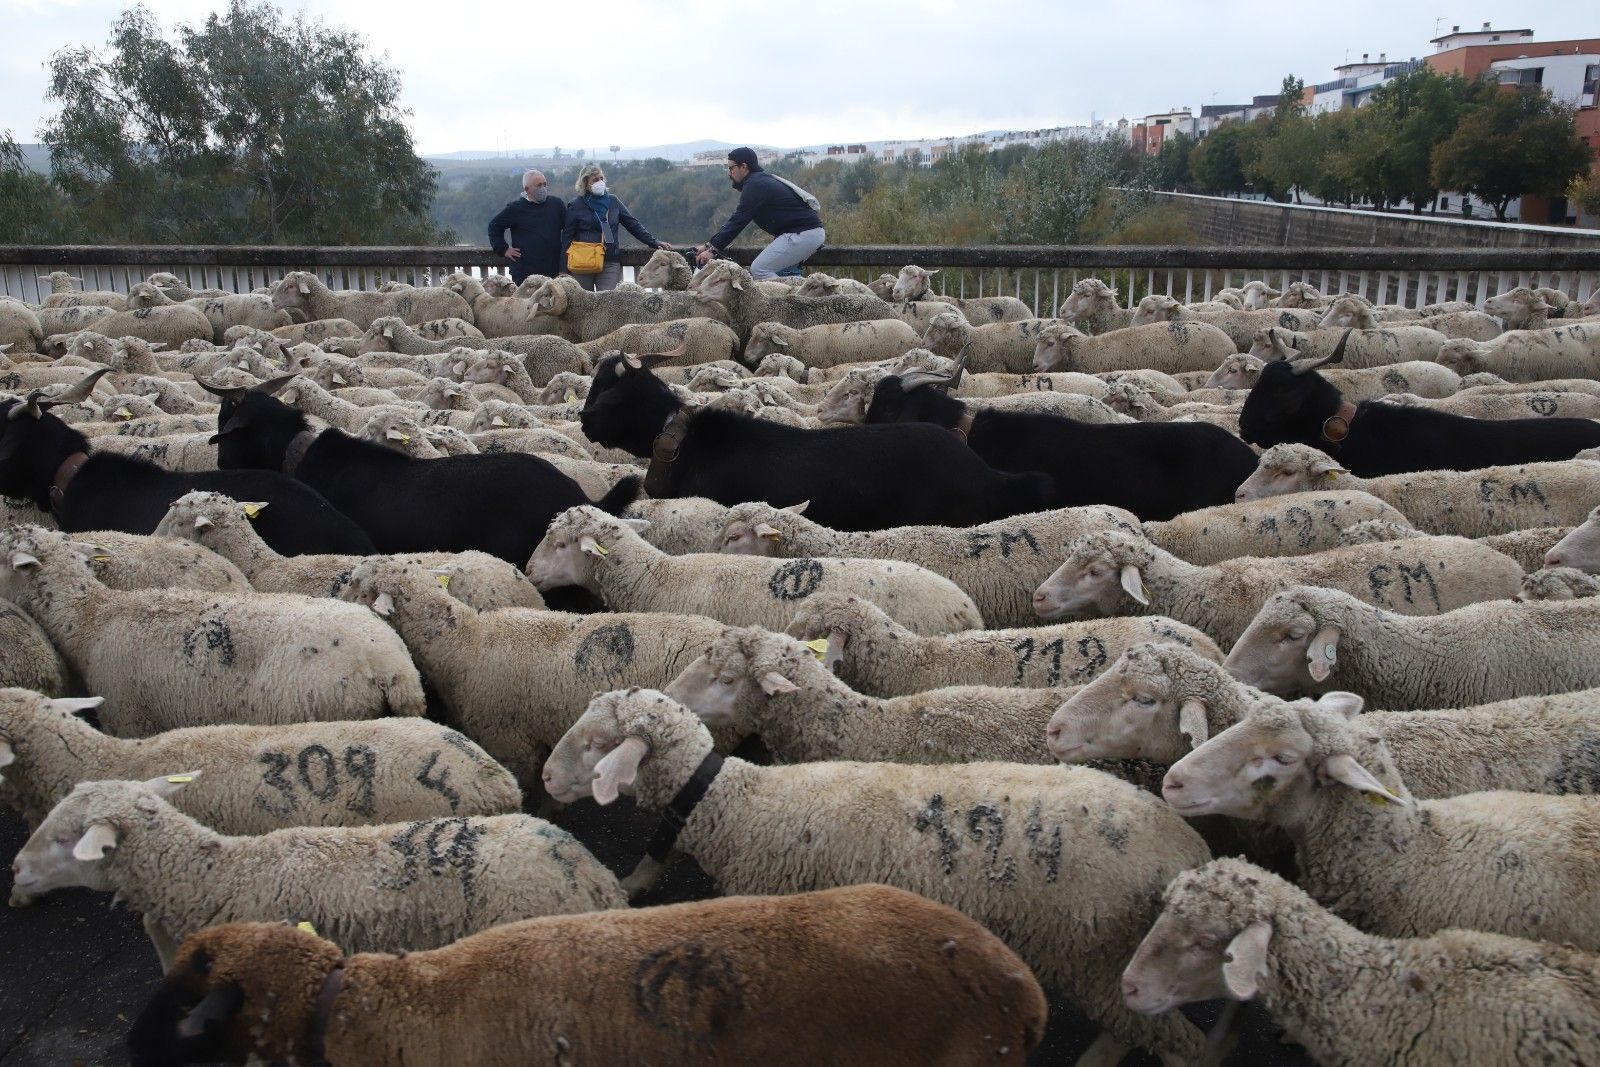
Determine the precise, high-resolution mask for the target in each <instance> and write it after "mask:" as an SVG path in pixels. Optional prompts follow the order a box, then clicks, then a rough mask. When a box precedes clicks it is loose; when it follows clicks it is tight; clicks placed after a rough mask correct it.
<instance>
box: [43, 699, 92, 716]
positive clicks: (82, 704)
mask: <svg viewBox="0 0 1600 1067" xmlns="http://www.w3.org/2000/svg"><path fill="white" fill-rule="evenodd" d="M105 702H106V698H105V697H62V698H61V699H59V700H52V701H51V702H50V706H51V707H52V708H55V709H56V710H57V711H64V712H66V713H67V714H68V715H82V714H83V713H84V712H86V711H92V710H94V709H95V708H98V707H99V706H100V705H101V704H104V703H105Z"/></svg>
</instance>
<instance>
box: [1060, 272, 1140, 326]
mask: <svg viewBox="0 0 1600 1067" xmlns="http://www.w3.org/2000/svg"><path fill="white" fill-rule="evenodd" d="M1056 318H1058V319H1060V320H1061V321H1062V322H1067V323H1071V324H1072V325H1073V326H1075V327H1077V328H1078V329H1080V330H1082V331H1083V332H1084V333H1088V334H1102V333H1109V332H1110V331H1112V330H1125V329H1127V328H1128V327H1129V326H1131V325H1133V311H1132V309H1130V308H1125V307H1121V306H1119V305H1118V304H1117V291H1116V290H1115V289H1113V288H1112V287H1111V286H1109V285H1107V284H1106V283H1105V282H1103V281H1101V280H1100V279H1099V278H1084V279H1083V280H1082V281H1079V282H1077V283H1075V284H1074V285H1073V286H1072V291H1071V292H1070V293H1068V294H1067V298H1066V299H1065V300H1063V301H1061V306H1060V307H1058V308H1056Z"/></svg>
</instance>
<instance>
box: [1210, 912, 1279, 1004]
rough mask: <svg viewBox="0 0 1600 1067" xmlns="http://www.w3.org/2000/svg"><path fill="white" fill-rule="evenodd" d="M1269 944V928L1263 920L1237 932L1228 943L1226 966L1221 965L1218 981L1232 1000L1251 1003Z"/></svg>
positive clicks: (1263, 971) (1263, 972) (1265, 971)
mask: <svg viewBox="0 0 1600 1067" xmlns="http://www.w3.org/2000/svg"><path fill="white" fill-rule="evenodd" d="M1271 941H1272V924H1271V923H1269V922H1267V921H1266V920H1265V919H1257V920H1256V921H1255V922H1253V923H1251V924H1250V925H1249V926H1246V927H1245V928H1244V929H1243V930H1240V931H1239V933H1238V935H1237V936H1235V937H1234V939H1233V940H1232V941H1230V942H1228V952H1227V962H1225V963H1224V964H1223V965H1222V981H1223V983H1224V984H1226V985H1227V987H1228V995H1229V996H1231V997H1233V999H1235V1000H1253V999H1254V998H1255V995H1256V985H1257V982H1258V981H1259V980H1260V978H1261V976H1262V975H1264V974H1266V973H1267V945H1268V944H1269V943H1270V942H1271Z"/></svg>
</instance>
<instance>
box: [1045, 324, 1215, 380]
mask: <svg viewBox="0 0 1600 1067" xmlns="http://www.w3.org/2000/svg"><path fill="white" fill-rule="evenodd" d="M1233 353H1234V345H1233V342H1232V341H1230V340H1229V339H1228V337H1227V335H1226V334H1224V333H1223V332H1222V331H1221V330H1218V329H1217V328H1216V327H1215V326H1211V325H1208V324H1206V323H1201V322H1169V323H1155V324H1151V325H1148V326H1131V327H1129V328H1128V329H1126V330H1116V331H1113V332H1112V333H1110V334H1102V335H1100V336H1098V337H1086V336H1084V335H1083V334H1080V333H1078V332H1077V331H1075V330H1072V329H1071V328H1070V327H1067V326H1064V325H1061V324H1057V325H1054V326H1047V327H1045V328H1044V329H1042V330H1040V331H1039V336H1038V340H1037V343H1036V345H1035V347H1034V352H1033V369H1034V370H1036V371H1048V370H1071V371H1085V372H1088V373H1091V374H1092V373H1095V372H1099V371H1117V370H1158V371H1162V372H1165V373H1167V374H1174V373H1176V372H1178V371H1188V370H1195V371H1208V372H1209V371H1213V370H1215V369H1216V368H1217V366H1218V364H1220V363H1221V362H1222V361H1223V360H1224V359H1226V358H1227V357H1228V356H1230V355H1232V354H1233Z"/></svg>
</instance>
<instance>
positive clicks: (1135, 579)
mask: <svg viewBox="0 0 1600 1067" xmlns="http://www.w3.org/2000/svg"><path fill="white" fill-rule="evenodd" d="M1155 551H1156V550H1155V547H1154V546H1153V545H1151V544H1150V542H1149V541H1147V540H1145V538H1144V537H1143V536H1136V535H1134V534H1130V533H1125V532H1123V531H1120V530H1118V531H1105V532H1101V533H1093V534H1088V535H1086V536H1084V537H1080V538H1079V539H1078V540H1076V541H1074V542H1073V543H1072V544H1071V545H1070V546H1068V548H1067V558H1066V561H1065V562H1063V563H1062V564H1061V566H1059V567H1057V568H1056V569H1055V571H1054V572H1053V573H1052V574H1051V575H1050V577H1048V578H1046V579H1045V580H1044V581H1043V582H1042V583H1041V584H1040V585H1039V588H1038V589H1036V590H1035V591H1034V594H1033V612H1034V614H1035V615H1037V616H1039V618H1041V619H1059V618H1062V617H1064V616H1068V615H1087V616H1110V615H1123V614H1127V609H1128V608H1129V607H1130V601H1131V602H1132V604H1133V605H1137V606H1139V607H1148V606H1149V605H1150V597H1149V594H1148V593H1147V592H1146V590H1145V587H1144V571H1145V570H1146V569H1147V568H1148V567H1149V566H1150V564H1151V563H1152V562H1153V561H1154V560H1155Z"/></svg>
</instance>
